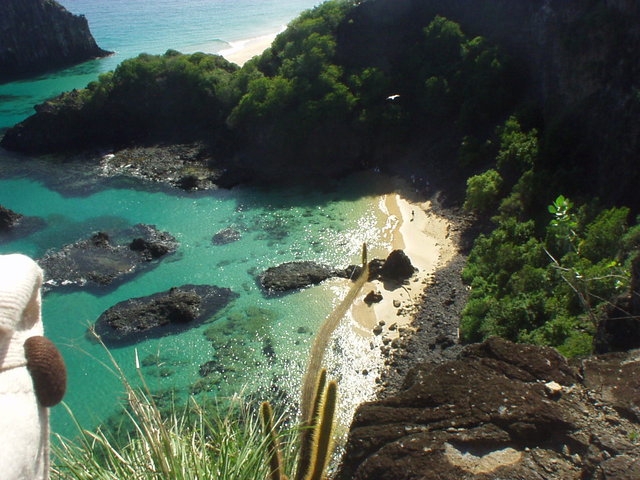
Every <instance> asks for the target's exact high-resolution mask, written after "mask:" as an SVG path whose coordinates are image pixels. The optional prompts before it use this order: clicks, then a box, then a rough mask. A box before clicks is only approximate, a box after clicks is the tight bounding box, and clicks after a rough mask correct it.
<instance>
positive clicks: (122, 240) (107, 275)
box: [38, 224, 178, 291]
mask: <svg viewBox="0 0 640 480" xmlns="http://www.w3.org/2000/svg"><path fill="white" fill-rule="evenodd" d="M177 247H178V242H177V241H176V239H175V238H174V237H173V236H172V235H171V234H169V233H167V232H161V231H159V230H158V229H157V228H155V226H153V225H144V224H138V225H135V226H134V227H132V228H130V229H126V230H123V231H118V232H114V233H105V232H98V233H95V234H93V235H92V236H91V237H90V238H88V239H86V240H80V241H78V242H75V243H73V244H70V245H65V246H64V247H62V248H61V249H60V250H58V251H53V252H49V253H47V254H46V255H45V256H44V257H42V258H41V259H40V260H38V263H39V264H40V266H41V267H42V268H43V270H44V272H45V282H44V288H45V291H47V290H51V289H54V288H60V287H66V288H82V287H87V288H94V289H96V288H98V289H102V288H104V287H107V286H110V287H115V286H117V285H119V284H121V283H123V282H124V281H125V280H127V279H129V278H131V277H132V276H133V275H135V274H137V273H140V272H141V271H142V270H144V269H147V268H150V267H151V266H153V262H152V260H156V259H160V258H162V257H164V256H166V255H168V254H170V253H173V252H175V251H176V249H177Z"/></svg>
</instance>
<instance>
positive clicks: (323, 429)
mask: <svg viewBox="0 0 640 480" xmlns="http://www.w3.org/2000/svg"><path fill="white" fill-rule="evenodd" d="M337 401H338V384H337V383H336V382H335V381H331V382H329V384H328V385H327V389H326V391H325V394H324V398H323V400H322V414H321V416H320V417H319V418H318V424H317V425H316V428H315V431H314V435H313V445H312V457H311V466H310V469H309V473H308V474H307V476H306V477H305V480H321V479H322V475H323V473H324V469H325V468H326V466H327V463H329V457H331V450H332V447H333V436H332V433H333V417H334V416H335V412H336V404H337Z"/></svg>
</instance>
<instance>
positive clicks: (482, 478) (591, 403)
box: [337, 338, 640, 480]
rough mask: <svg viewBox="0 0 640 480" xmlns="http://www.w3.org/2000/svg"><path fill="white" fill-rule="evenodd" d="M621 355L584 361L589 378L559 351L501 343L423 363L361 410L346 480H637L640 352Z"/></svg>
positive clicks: (639, 469)
mask: <svg viewBox="0 0 640 480" xmlns="http://www.w3.org/2000/svg"><path fill="white" fill-rule="evenodd" d="M618 355H619V356H618V357H616V356H602V357H592V358H590V359H587V360H586V361H585V362H583V365H582V368H581V371H582V374H583V375H584V380H583V379H582V376H581V375H579V374H578V371H577V370H576V369H574V368H572V367H571V366H570V365H569V364H568V363H567V361H566V359H565V358H564V357H562V356H561V355H560V354H559V353H558V352H556V351H555V350H553V349H551V348H548V347H538V346H532V345H521V344H514V343H511V342H508V341H506V340H502V339H499V338H490V339H488V340H487V341H485V342H484V343H482V344H474V345H470V346H468V347H466V348H465V349H464V350H462V352H461V353H460V354H459V356H458V357H457V358H456V359H455V360H453V361H449V362H446V363H443V364H437V363H427V364H422V365H420V366H418V367H417V368H415V369H414V370H413V371H412V372H411V373H410V374H409V375H408V376H407V379H406V381H405V386H404V389H403V390H402V391H400V392H399V393H398V394H397V395H395V396H390V397H387V398H386V399H383V400H379V401H376V402H371V403H365V404H362V405H361V406H360V407H358V410H357V412H356V414H355V417H354V420H353V424H352V427H351V432H350V435H349V440H348V443H347V447H346V453H345V455H344V457H343V460H342V466H341V471H340V472H339V474H338V476H337V478H338V479H340V480H346V479H349V480H364V479H367V480H369V479H376V480H397V479H398V478H402V479H404V480H418V479H420V480H436V479H437V480H454V479H455V480H471V479H474V480H490V479H497V478H505V479H507V478H518V479H522V480H529V479H531V480H533V479H541V478H554V479H582V478H589V479H605V478H625V479H626V478H628V479H632V478H640V447H639V446H638V445H637V444H635V443H634V442H632V441H630V436H629V433H628V432H632V431H633V432H635V431H638V428H639V424H638V423H637V418H638V417H637V415H638V412H639V411H640V410H638V405H639V401H640V398H639V397H640V395H639V394H638V392H639V391H640V390H639V388H640V385H639V384H638V378H640V376H639V375H640V371H638V369H639V368H640V352H639V351H634V352H629V353H628V354H618ZM627 365H628V367H627ZM630 414H633V415H630ZM632 417H633V418H632ZM399 472H402V473H401V474H399ZM616 472H617V473H616ZM618 475H619V476H618Z"/></svg>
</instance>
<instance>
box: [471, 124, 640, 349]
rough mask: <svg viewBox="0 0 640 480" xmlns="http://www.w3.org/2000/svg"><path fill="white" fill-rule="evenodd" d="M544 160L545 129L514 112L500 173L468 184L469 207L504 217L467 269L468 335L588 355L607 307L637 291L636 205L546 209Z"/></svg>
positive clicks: (504, 133) (558, 202) (562, 203)
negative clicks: (633, 279) (633, 282)
mask: <svg viewBox="0 0 640 480" xmlns="http://www.w3.org/2000/svg"><path fill="white" fill-rule="evenodd" d="M539 156H540V152H539V150H538V140H537V132H536V130H531V131H528V132H526V131H523V130H522V129H521V128H520V125H519V123H518V121H517V120H516V119H515V118H514V117H512V118H510V119H509V120H508V121H507V122H506V124H505V126H504V127H503V128H501V129H500V149H499V151H498V153H497V155H496V161H495V165H496V170H493V169H490V170H487V171H486V172H484V173H483V174H480V175H478V176H476V177H472V178H470V179H469V181H468V189H467V202H466V203H465V206H466V207H467V208H470V209H474V210H476V211H483V212H486V211H489V212H491V211H494V212H495V213H496V215H495V216H494V217H493V219H492V220H493V222H494V223H495V229H494V230H493V231H492V232H491V233H490V234H488V235H481V236H480V237H479V238H478V239H476V241H475V243H474V247H473V249H472V251H471V253H470V255H469V259H468V264H467V267H466V268H465V270H464V274H463V277H464V280H465V281H466V282H467V283H468V284H469V285H470V286H471V288H472V292H471V297H470V300H469V303H468V304H467V307H466V308H465V310H464V312H463V317H462V322H461V329H462V334H463V337H464V339H465V340H466V341H479V340H482V339H484V338H488V337H490V336H492V335H499V336H501V337H504V338H507V339H510V340H513V341H520V342H528V343H534V344H539V345H550V346H554V347H557V348H558V349H559V350H560V351H561V352H562V353H563V354H565V355H568V356H573V355H577V354H588V353H590V352H591V350H592V340H593V335H594V334H595V331H596V327H597V323H598V321H599V320H600V319H601V318H602V317H603V316H605V315H606V308H607V307H608V306H609V305H611V304H612V303H613V302H614V301H615V298H616V296H617V295H619V294H621V293H623V292H625V291H626V290H628V288H629V280H630V276H631V275H630V272H631V261H632V259H633V258H634V256H635V255H637V254H638V248H640V243H639V239H640V226H637V225H636V226H630V222H629V216H630V214H629V209H628V208H624V207H618V208H616V207H612V208H603V207H602V206H601V205H598V202H597V201H591V202H589V203H585V204H583V205H582V206H581V207H579V208H575V207H574V205H573V203H572V202H571V201H570V200H569V199H567V198H565V197H563V196H561V195H560V196H558V197H557V198H556V199H555V200H554V201H553V203H552V204H551V205H549V207H548V208H547V209H544V211H538V210H537V207H536V205H537V204H539V203H540V199H539V198H538V197H540V196H542V197H547V198H548V196H549V195H550V191H549V188H548V183H547V184H546V185H545V184H544V177H541V174H540V173H539V172H538V171H537V169H536V166H537V161H538V158H539ZM510 182H511V183H510ZM478 183H481V184H482V188H480V187H478V185H477V184H478ZM501 185H507V188H504V187H503V188H502V190H500V186H501ZM478 192H480V193H478ZM500 198H501V200H500ZM499 200H500V201H499ZM498 201H499V206H497V205H496V203H497V202H498ZM496 207H497V208H496Z"/></svg>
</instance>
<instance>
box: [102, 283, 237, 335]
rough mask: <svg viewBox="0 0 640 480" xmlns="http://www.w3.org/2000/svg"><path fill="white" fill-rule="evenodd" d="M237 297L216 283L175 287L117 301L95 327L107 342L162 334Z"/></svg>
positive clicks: (195, 322)
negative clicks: (215, 284) (214, 284)
mask: <svg viewBox="0 0 640 480" xmlns="http://www.w3.org/2000/svg"><path fill="white" fill-rule="evenodd" d="M236 297H238V294H237V293H234V292H232V291H231V290H230V289H228V288H220V287H216V286H213V285H183V286H181V287H174V288H171V289H170V290H167V291H165V292H160V293H155V294H153V295H149V296H146V297H140V298H132V299H130V300H126V301H124V302H120V303H117V304H116V305H114V306H113V307H111V308H109V309H108V310H106V311H105V312H104V313H103V314H102V315H100V317H99V318H98V320H97V321H96V326H95V330H96V333H97V334H98V335H100V337H101V338H102V340H103V341H104V343H105V344H106V345H122V344H130V343H135V342H138V341H140V340H143V339H145V338H152V337H161V336H164V335H168V334H171V333H177V332H180V331H184V330H185V329H187V328H192V327H195V326H197V325H200V324H201V323H202V322H204V321H205V320H207V319H208V318H210V317H211V316H213V315H214V314H215V313H216V312H218V311H219V310H220V309H222V308H223V307H225V306H226V305H227V304H228V303H229V302H230V301H232V300H233V299H235V298H236Z"/></svg>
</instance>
